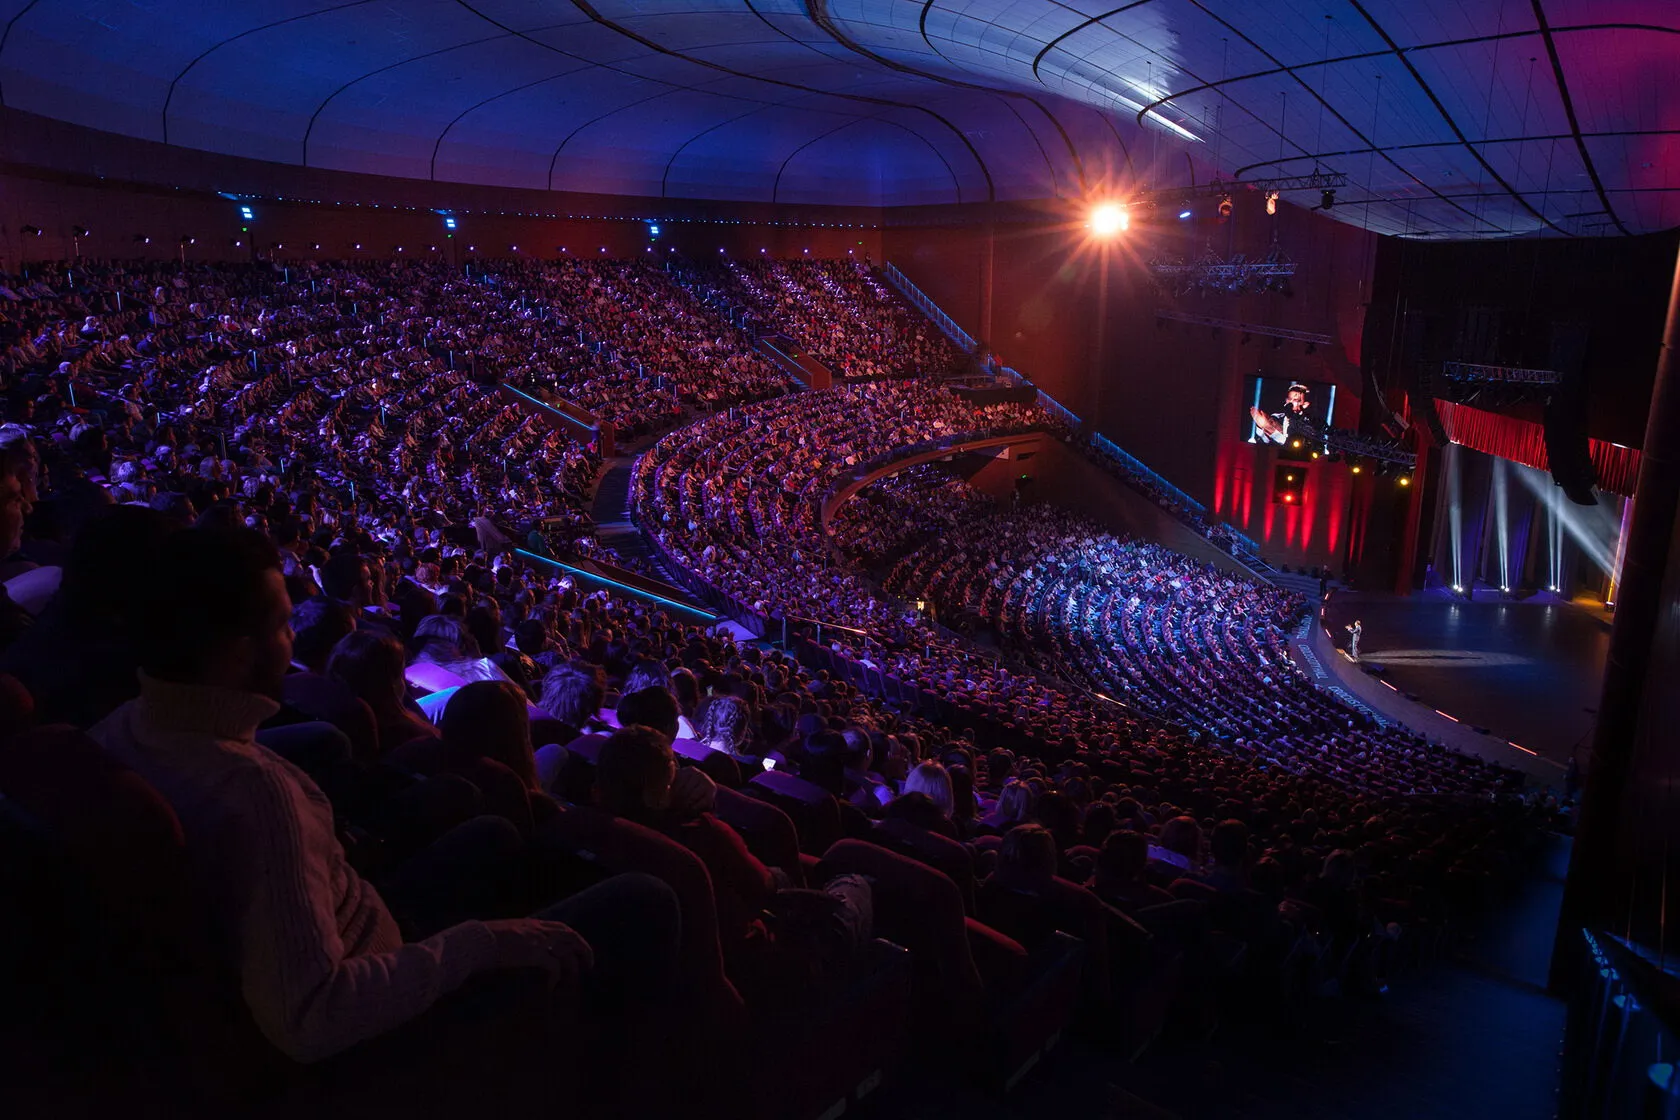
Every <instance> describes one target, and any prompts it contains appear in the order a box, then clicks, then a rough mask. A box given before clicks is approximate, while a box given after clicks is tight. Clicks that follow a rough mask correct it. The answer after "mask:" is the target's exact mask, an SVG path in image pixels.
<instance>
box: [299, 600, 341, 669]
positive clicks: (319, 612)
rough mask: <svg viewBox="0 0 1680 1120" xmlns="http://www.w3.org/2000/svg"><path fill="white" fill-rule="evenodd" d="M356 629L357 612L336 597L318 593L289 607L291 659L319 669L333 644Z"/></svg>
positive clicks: (328, 655)
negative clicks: (327, 596) (290, 610)
mask: <svg viewBox="0 0 1680 1120" xmlns="http://www.w3.org/2000/svg"><path fill="white" fill-rule="evenodd" d="M354 629H356V612H355V611H353V610H351V609H350V608H349V607H348V606H346V605H345V604H344V603H341V602H339V601H338V600H337V599H326V598H322V597H319V596H317V597H316V598H314V599H305V600H304V601H303V602H301V603H299V604H297V606H295V607H293V608H292V660H294V661H296V662H297V663H298V664H299V665H302V666H303V667H304V668H306V669H309V670H310V671H311V672H316V673H319V672H322V671H324V670H325V669H326V667H327V659H328V658H329V657H331V656H332V652H333V647H334V646H336V645H338V643H339V641H340V640H341V639H343V638H344V636H345V635H346V634H349V633H350V632H351V631H352V630H354Z"/></svg>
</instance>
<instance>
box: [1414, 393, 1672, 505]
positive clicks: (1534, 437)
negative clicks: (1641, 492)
mask: <svg viewBox="0 0 1680 1120" xmlns="http://www.w3.org/2000/svg"><path fill="white" fill-rule="evenodd" d="M1435 407H1436V408H1437V409H1438V410H1439V411H1440V413H1441V423H1442V424H1444V425H1445V426H1446V429H1447V437H1448V438H1449V439H1451V440H1452V441H1453V442H1454V443H1456V444H1459V445H1460V446H1463V447H1468V448H1470V449H1471V450H1472V451H1485V452H1486V453H1487V454H1489V455H1497V456H1499V457H1500V458H1501V459H1509V460H1511V461H1512V462H1513V463H1521V464H1523V465H1524V466H1527V467H1534V468H1535V469H1536V470H1542V471H1546V470H1550V469H1551V465H1550V463H1549V462H1548V460H1547V459H1546V435H1545V431H1544V429H1543V428H1542V427H1541V426H1540V425H1539V424H1535V423H1533V422H1531V421H1528V420H1517V419H1514V418H1512V417H1510V416H1501V415H1499V414H1498V413H1496V412H1486V411H1484V410H1482V409H1479V408H1471V407H1469V406H1468V405H1462V404H1453V403H1452V402H1451V401H1436V402H1435ZM1587 446H1588V451H1589V453H1590V454H1591V455H1592V462H1593V468H1594V469H1595V470H1596V471H1597V472H1598V488H1599V489H1600V490H1607V491H1609V492H1610V493H1612V494H1620V495H1621V496H1622V497H1624V498H1631V497H1633V488H1634V485H1635V484H1636V483H1638V481H1639V452H1637V451H1635V450H1634V449H1633V448H1631V447H1623V446H1621V445H1620V444H1616V443H1606V442H1605V441H1603V440H1601V439H1594V440H1588V441H1587Z"/></svg>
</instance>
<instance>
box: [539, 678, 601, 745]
mask: <svg viewBox="0 0 1680 1120" xmlns="http://www.w3.org/2000/svg"><path fill="white" fill-rule="evenodd" d="M606 696H607V690H606V686H605V685H604V684H603V683H602V674H601V670H600V669H599V668H597V667H596V666H594V665H590V664H588V663H587V662H572V663H571V664H568V665H556V666H555V667H554V668H553V669H550V670H549V671H548V676H546V677H544V678H543V685H542V707H543V710H544V711H546V712H547V713H548V714H549V715H551V716H553V717H554V718H555V719H557V720H559V721H560V722H561V723H563V724H566V725H567V726H568V727H571V728H573V729H574V730H582V728H583V725H584V723H585V722H586V721H587V720H588V719H589V717H590V716H593V715H594V714H595V713H596V712H598V711H600V710H601V702H602V701H603V700H605V699H606Z"/></svg>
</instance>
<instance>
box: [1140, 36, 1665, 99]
mask: <svg viewBox="0 0 1680 1120" xmlns="http://www.w3.org/2000/svg"><path fill="white" fill-rule="evenodd" d="M1580 31H1652V32H1656V33H1657V34H1659V35H1680V28H1676V27H1664V26H1662V25H1661V24H1655V23H1571V24H1568V25H1566V26H1564V27H1554V28H1552V34H1553V35H1568V34H1574V33H1576V32H1580ZM1538 34H1540V29H1539V28H1537V27H1536V28H1529V29H1527V30H1523V31H1501V32H1498V33H1496V34H1493V35H1471V36H1469V37H1468V38H1464V39H1442V40H1440V41H1439V42H1434V43H1414V44H1413V45H1412V46H1409V47H1401V48H1400V50H1401V51H1402V52H1403V53H1405V54H1417V53H1419V52H1422V51H1433V50H1441V49H1443V48H1446V47H1469V46H1474V45H1476V44H1477V43H1497V42H1501V41H1503V40H1506V39H1526V38H1528V37H1530V36H1532V35H1538ZM1392 53H1394V52H1393V51H1387V50H1381V51H1360V52H1358V53H1357V54H1341V55H1336V56H1335V57H1333V58H1326V59H1322V60H1320V61H1317V62H1313V61H1307V62H1297V63H1296V64H1295V65H1293V66H1284V65H1283V64H1281V63H1279V64H1278V65H1277V66H1273V67H1271V68H1269V69H1266V70H1250V71H1249V72H1248V73H1246V74H1236V75H1233V76H1232V77H1228V78H1221V79H1219V80H1218V81H1217V82H1202V83H1200V84H1199V85H1193V86H1186V87H1185V88H1184V89H1180V90H1174V91H1173V92H1172V93H1169V94H1167V95H1166V96H1165V97H1159V98H1156V99H1155V100H1154V101H1152V102H1150V103H1149V104H1148V105H1145V106H1144V107H1143V109H1142V110H1141V112H1142V113H1148V112H1150V111H1152V110H1155V109H1158V108H1160V107H1161V106H1162V105H1165V104H1166V103H1167V102H1169V101H1173V100H1176V99H1178V98H1180V97H1189V96H1190V95H1191V94H1193V93H1206V92H1207V91H1209V90H1215V89H1221V88H1223V87H1224V86H1229V85H1236V84H1238V83H1240V82H1249V81H1253V80H1254V79H1255V78H1271V77H1275V76H1277V75H1278V74H1290V75H1296V76H1298V75H1299V71H1302V70H1316V69H1318V68H1319V67H1320V66H1338V65H1341V64H1342V63H1344V62H1359V61H1362V60H1364V59H1368V58H1386V57H1388V56H1389V55H1390V54H1392Z"/></svg>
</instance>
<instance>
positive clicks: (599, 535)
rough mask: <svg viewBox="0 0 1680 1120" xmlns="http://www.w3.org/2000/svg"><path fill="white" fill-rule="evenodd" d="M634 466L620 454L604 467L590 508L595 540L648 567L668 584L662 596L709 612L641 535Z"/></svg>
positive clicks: (629, 458) (628, 559)
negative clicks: (633, 502) (633, 506)
mask: <svg viewBox="0 0 1680 1120" xmlns="http://www.w3.org/2000/svg"><path fill="white" fill-rule="evenodd" d="M635 465H636V457H635V456H634V455H620V456H618V457H616V458H613V459H608V460H607V461H606V462H605V463H603V464H602V468H603V469H602V472H601V481H600V484H599V486H597V487H596V490H595V502H594V504H593V506H591V508H590V515H591V516H592V517H594V519H595V539H596V540H598V541H600V542H601V543H602V544H603V545H606V546H607V547H608V548H610V549H612V550H613V551H614V552H616V553H618V554H619V555H620V556H622V557H624V558H625V559H626V560H627V561H630V562H631V563H633V564H634V563H640V564H641V565H643V566H645V568H646V570H648V571H650V572H652V573H653V575H654V577H655V578H656V579H658V580H660V581H661V582H662V583H664V584H666V585H667V586H666V588H664V589H662V590H661V591H660V592H659V593H660V594H661V595H664V596H666V597H667V598H671V599H676V600H678V601H681V602H684V603H688V604H689V605H691V606H693V607H695V608H697V609H699V610H709V609H710V608H708V607H707V606H706V605H705V604H704V603H702V602H701V601H700V600H699V599H698V598H696V597H695V596H694V595H693V594H691V593H690V592H689V591H688V589H687V588H685V587H684V586H683V583H682V580H680V579H678V578H677V575H676V573H675V572H673V571H671V569H670V568H668V567H667V566H666V565H665V561H664V559H663V558H662V557H661V556H660V555H659V553H658V551H657V550H655V549H654V548H653V547H652V546H650V545H649V544H648V542H647V538H646V537H644V536H642V532H641V530H640V529H638V528H636V523H635V521H633V520H632V519H631V517H630V483H631V471H632V469H633V468H634V467H635Z"/></svg>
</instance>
